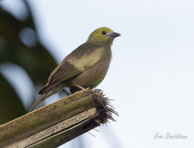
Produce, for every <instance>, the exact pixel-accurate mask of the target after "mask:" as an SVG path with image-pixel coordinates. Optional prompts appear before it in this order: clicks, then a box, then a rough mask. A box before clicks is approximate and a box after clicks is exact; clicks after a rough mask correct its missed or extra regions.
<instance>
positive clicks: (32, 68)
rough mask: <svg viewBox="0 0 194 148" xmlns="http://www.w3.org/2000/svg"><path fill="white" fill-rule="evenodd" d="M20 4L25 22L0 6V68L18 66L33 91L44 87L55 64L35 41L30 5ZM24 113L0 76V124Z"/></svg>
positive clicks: (44, 49) (19, 102)
mask: <svg viewBox="0 0 194 148" xmlns="http://www.w3.org/2000/svg"><path fill="white" fill-rule="evenodd" d="M22 2H23V3H24V5H25V7H26V9H27V10H28V11H27V12H26V13H27V14H26V16H27V17H26V18H25V20H18V19H17V18H15V17H14V16H13V15H12V14H11V13H10V12H8V11H7V10H5V9H4V8H3V7H2V6H1V5H0V66H1V65H3V64H6V63H12V64H16V65H18V66H20V67H21V68H23V69H24V70H25V71H26V72H27V74H28V75H29V77H30V78H31V80H32V82H33V85H34V88H35V89H34V90H36V89H37V88H38V87H40V86H42V85H44V84H45V83H46V81H47V79H48V76H49V74H50V72H51V71H52V70H53V69H54V68H55V67H56V61H55V59H54V58H53V57H52V55H51V54H50V53H49V52H48V51H47V49H46V48H45V47H44V46H43V45H42V44H41V42H40V40H39V38H38V33H37V29H36V26H35V25H34V24H35V23H34V19H33V15H32V10H31V7H30V5H29V4H28V2H27V1H25V0H23V1H22ZM13 77H14V74H13ZM26 87H28V86H26ZM24 91H25V90H24ZM27 99H28V98H27ZM29 99H30V98H29ZM29 101H30V100H29ZM25 113H26V110H25V108H24V105H23V104H22V102H21V98H19V97H18V95H17V92H16V90H14V88H13V86H12V85H11V84H10V83H9V82H8V81H7V80H6V79H5V77H3V75H2V74H0V124H2V123H5V122H7V121H9V120H11V119H13V118H16V117H18V116H20V115H22V114H25Z"/></svg>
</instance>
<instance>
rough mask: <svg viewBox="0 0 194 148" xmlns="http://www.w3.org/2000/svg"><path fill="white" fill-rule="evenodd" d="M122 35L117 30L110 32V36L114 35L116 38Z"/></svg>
mask: <svg viewBox="0 0 194 148" xmlns="http://www.w3.org/2000/svg"><path fill="white" fill-rule="evenodd" d="M120 35H121V34H119V33H116V32H113V33H111V34H110V36H111V37H113V38H116V37H118V36H120Z"/></svg>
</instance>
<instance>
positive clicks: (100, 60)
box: [30, 27, 120, 110]
mask: <svg viewBox="0 0 194 148" xmlns="http://www.w3.org/2000/svg"><path fill="white" fill-rule="evenodd" d="M117 36H120V34H118V33H115V32H113V31H112V30H111V29H109V28H106V27H102V28H99V29H96V30H95V31H94V32H92V33H91V34H90V36H89V38H88V40H87V41H86V43H84V44H82V45H80V46H79V47H78V48H76V49H75V50H74V51H73V52H71V53H70V54H69V55H68V56H67V57H66V58H65V59H64V60H63V61H62V62H61V64H59V65H58V66H57V67H56V68H55V69H54V71H53V72H52V73H51V74H50V76H49V79H48V82H47V84H46V86H45V87H44V88H43V89H42V90H41V91H40V97H39V98H38V100H37V101H36V102H35V103H34V104H33V106H32V107H31V109H30V110H33V109H34V108H35V107H36V106H37V105H38V103H39V102H41V101H43V100H44V99H46V98H47V97H49V96H51V95H53V94H55V93H57V92H58V91H61V90H62V89H63V88H64V87H69V88H70V90H71V91H72V92H73V91H75V90H77V88H78V87H79V86H81V87H84V88H88V87H89V88H94V87H96V86H97V85H98V84H99V83H100V82H101V81H102V80H103V79H104V77H105V75H106V73H107V70H108V68H109V64H110V61H111V56H112V52H111V45H112V42H113V39H114V38H115V37H117Z"/></svg>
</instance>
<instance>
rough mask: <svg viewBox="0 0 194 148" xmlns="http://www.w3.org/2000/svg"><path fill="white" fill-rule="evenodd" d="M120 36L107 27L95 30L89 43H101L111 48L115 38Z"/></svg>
mask: <svg viewBox="0 0 194 148" xmlns="http://www.w3.org/2000/svg"><path fill="white" fill-rule="evenodd" d="M118 36H120V34H119V33H116V32H113V30H112V29H110V28H107V27H102V28H99V29H96V30H94V31H93V32H92V33H91V34H90V36H89V38H88V41H89V42H90V41H91V42H99V43H101V44H106V45H108V46H111V44H112V42H113V40H114V38H116V37H118Z"/></svg>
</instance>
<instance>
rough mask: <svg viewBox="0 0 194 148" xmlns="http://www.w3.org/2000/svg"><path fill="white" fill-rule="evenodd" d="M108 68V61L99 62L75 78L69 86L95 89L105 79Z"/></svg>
mask: <svg viewBox="0 0 194 148" xmlns="http://www.w3.org/2000/svg"><path fill="white" fill-rule="evenodd" d="M108 67H109V60H101V61H99V62H98V63H96V64H95V65H93V66H92V67H90V68H89V69H88V70H86V71H85V72H83V73H82V74H80V75H78V76H77V77H75V78H74V79H73V80H72V81H71V84H72V85H73V86H75V85H80V86H82V87H85V88H87V87H90V88H94V87H96V86H97V85H98V84H99V83H100V82H101V81H102V80H103V79H104V77H105V75H106V73H107V70H108Z"/></svg>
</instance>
